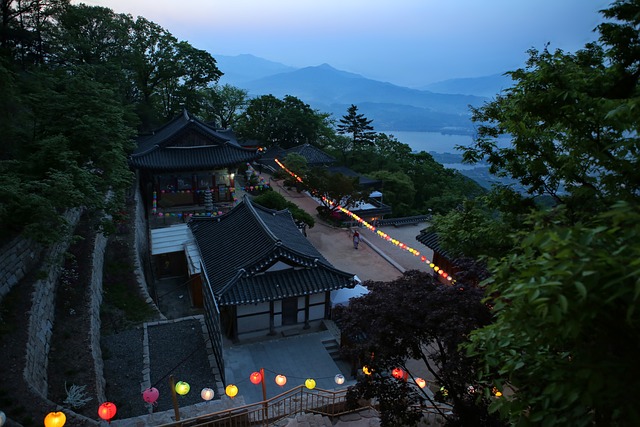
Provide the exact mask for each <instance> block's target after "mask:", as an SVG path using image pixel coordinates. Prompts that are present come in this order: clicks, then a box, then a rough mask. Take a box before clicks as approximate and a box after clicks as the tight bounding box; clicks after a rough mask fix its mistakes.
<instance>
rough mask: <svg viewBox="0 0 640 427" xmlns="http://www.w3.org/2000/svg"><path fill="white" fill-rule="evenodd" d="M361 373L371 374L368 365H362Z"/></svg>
mask: <svg viewBox="0 0 640 427" xmlns="http://www.w3.org/2000/svg"><path fill="white" fill-rule="evenodd" d="M362 373H363V374H365V375H371V369H369V367H368V366H367V365H364V366H363V367H362Z"/></svg>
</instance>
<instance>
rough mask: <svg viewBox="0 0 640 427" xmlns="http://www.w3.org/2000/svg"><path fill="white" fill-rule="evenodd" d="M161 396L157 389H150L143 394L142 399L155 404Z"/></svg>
mask: <svg viewBox="0 0 640 427" xmlns="http://www.w3.org/2000/svg"><path fill="white" fill-rule="evenodd" d="M159 396H160V392H159V391H158V389H157V388H155V387H149V388H148V389H146V390H145V391H143V392H142V399H143V400H144V401H145V402H147V403H152V404H153V403H155V402H156V400H158V397H159Z"/></svg>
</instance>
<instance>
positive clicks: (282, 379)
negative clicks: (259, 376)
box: [276, 375, 287, 387]
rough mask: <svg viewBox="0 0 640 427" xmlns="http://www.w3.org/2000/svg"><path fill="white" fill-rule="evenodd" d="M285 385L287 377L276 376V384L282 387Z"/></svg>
mask: <svg viewBox="0 0 640 427" xmlns="http://www.w3.org/2000/svg"><path fill="white" fill-rule="evenodd" d="M286 383H287V377H285V376H284V375H276V384H278V385H279V386H280V387H282V386H283V385H285V384H286Z"/></svg>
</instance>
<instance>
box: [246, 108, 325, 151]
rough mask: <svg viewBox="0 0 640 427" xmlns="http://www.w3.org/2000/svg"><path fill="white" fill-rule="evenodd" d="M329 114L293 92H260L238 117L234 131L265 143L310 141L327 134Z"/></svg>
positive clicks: (286, 144) (281, 144)
mask: <svg viewBox="0 0 640 427" xmlns="http://www.w3.org/2000/svg"><path fill="white" fill-rule="evenodd" d="M328 117H329V116H328V115H327V114H323V113H319V112H318V111H315V110H313V109H312V108H311V107H310V106H309V105H308V104H305V103H304V102H302V101H301V100H300V99H298V98H296V97H294V96H290V95H287V96H285V97H284V99H278V98H276V97H275V96H273V95H263V96H259V97H257V98H254V99H252V100H250V101H249V103H248V106H247V108H246V109H245V111H244V112H243V113H242V114H241V115H240V116H239V117H238V120H237V126H236V131H237V133H238V136H239V137H240V138H242V139H245V140H253V139H255V140H257V141H258V142H259V143H260V144H261V145H262V146H265V147H271V146H276V145H277V146H279V147H281V148H285V149H286V148H291V147H295V146H297V145H302V144H312V145H313V144H316V143H317V142H318V141H319V140H322V139H323V138H324V137H325V136H326V134H327V131H328V129H329V123H330V122H329V118H328Z"/></svg>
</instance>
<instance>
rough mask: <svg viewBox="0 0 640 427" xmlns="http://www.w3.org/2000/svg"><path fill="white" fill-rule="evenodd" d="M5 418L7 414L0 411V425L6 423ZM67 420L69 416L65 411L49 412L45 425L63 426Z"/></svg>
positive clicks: (51, 426)
mask: <svg viewBox="0 0 640 427" xmlns="http://www.w3.org/2000/svg"><path fill="white" fill-rule="evenodd" d="M4 420H6V416H5V415H4V412H0V426H2V425H3V424H4ZM66 422H67V416H66V415H65V414H64V412H49V413H48V414H47V416H46V417H44V426H45V427H62V426H63V425H64V423H66Z"/></svg>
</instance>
